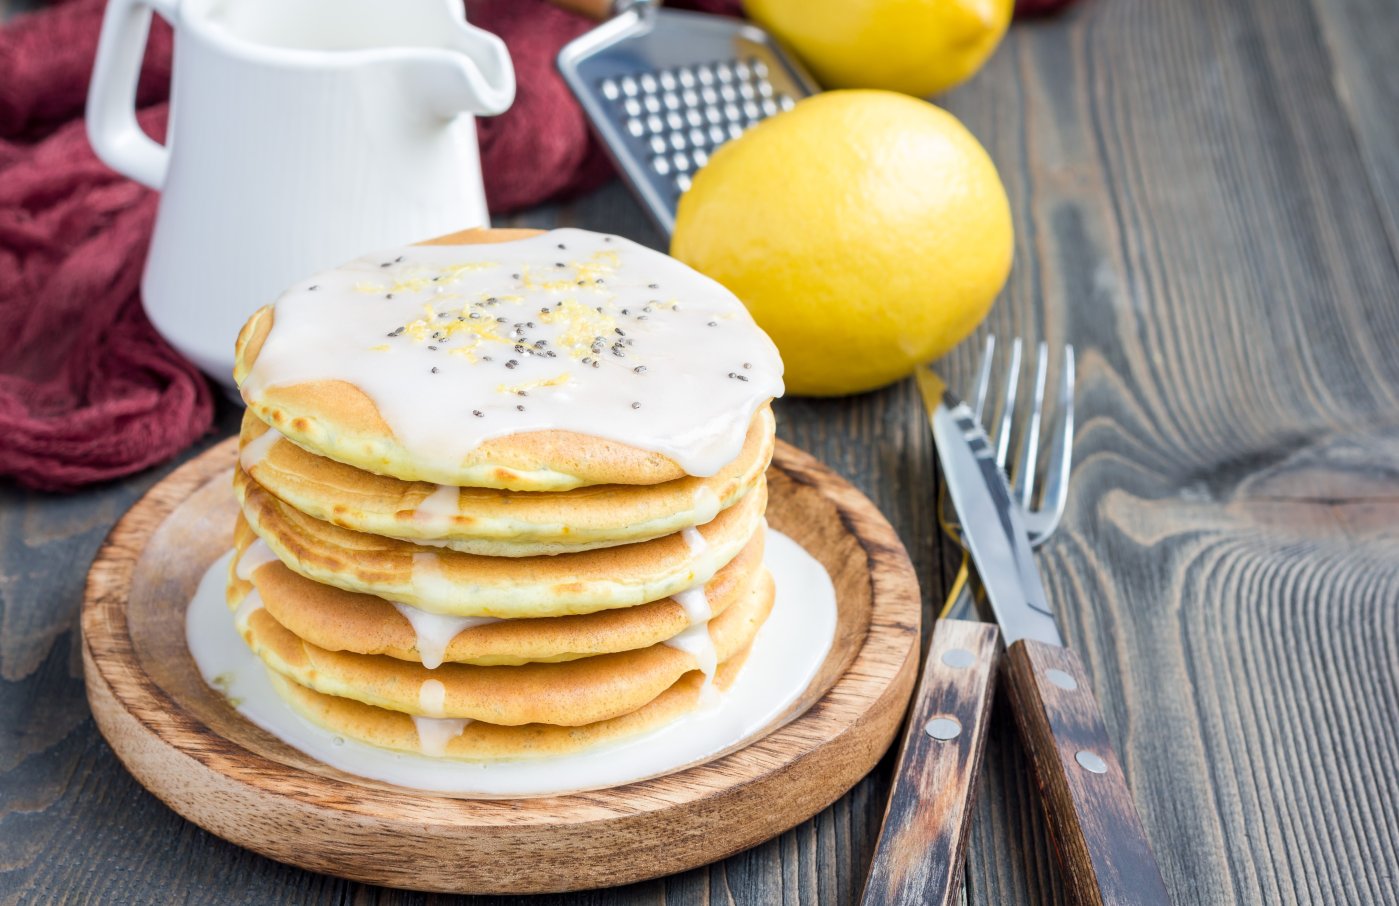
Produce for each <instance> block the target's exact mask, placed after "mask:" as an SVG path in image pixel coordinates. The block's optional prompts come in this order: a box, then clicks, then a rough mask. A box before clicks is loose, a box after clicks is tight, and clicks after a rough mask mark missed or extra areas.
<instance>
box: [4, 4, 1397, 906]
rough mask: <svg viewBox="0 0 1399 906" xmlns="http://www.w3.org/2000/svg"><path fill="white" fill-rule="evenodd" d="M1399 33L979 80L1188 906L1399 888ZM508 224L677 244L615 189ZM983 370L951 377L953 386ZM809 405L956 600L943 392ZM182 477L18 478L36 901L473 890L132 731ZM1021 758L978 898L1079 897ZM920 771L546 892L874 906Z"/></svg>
mask: <svg viewBox="0 0 1399 906" xmlns="http://www.w3.org/2000/svg"><path fill="white" fill-rule="evenodd" d="M3 5H4V4H0V6H3ZM9 5H10V6H11V7H13V6H15V5H16V4H15V3H11V4H9ZM23 5H30V4H29V3H27V2H26V3H24V4H23ZM1397 52H1399V4H1395V3H1393V2H1385V0H1170V2H1162V0H1086V2H1084V3H1082V4H1081V5H1079V6H1078V7H1076V8H1074V9H1073V10H1071V11H1070V12H1069V13H1068V14H1067V15H1064V16H1062V17H1060V18H1057V19H1053V20H1049V21H1040V22H1027V23H1019V24H1016V25H1015V26H1014V27H1013V28H1012V30H1011V33H1010V35H1009V37H1008V38H1007V40H1006V41H1005V43H1004V44H1003V45H1002V47H1001V48H1000V49H999V50H998V51H997V53H996V55H995V57H994V58H993V59H992V60H991V62H990V64H989V65H988V66H987V67H986V68H985V70H984V71H983V72H981V73H980V74H979V75H978V76H976V78H974V79H973V80H972V81H971V82H970V83H969V84H967V85H966V86H964V87H962V88H960V89H958V90H956V91H955V92H953V93H952V94H951V95H949V96H948V97H946V98H945V99H944V103H945V104H946V105H947V106H948V107H950V108H951V109H952V110H953V111H954V112H956V113H957V114H958V115H959V116H961V117H962V118H963V120H964V121H965V122H966V123H967V125H968V126H969V127H970V128H971V130H972V131H973V132H974V133H975V134H976V135H977V136H979V137H980V138H981V140H982V141H983V142H984V143H985V144H986V146H987V148H988V149H989V150H990V152H991V155H992V157H993V158H995V161H996V163H997V165H998V166H999V168H1000V171H1001V174H1002V176H1003V178H1004V180H1005V183H1006V186H1007V189H1008V191H1009V193H1010V198H1011V204H1012V207H1013V209H1014V216H1015V222H1016V227H1017V240H1016V260H1015V269H1014V273H1013V274H1012V275H1011V278H1010V283H1009V285H1008V286H1007V287H1006V290H1005V293H1004V294H1003V297H1002V298H1001V300H1000V301H999V303H998V304H997V306H996V308H995V309H994V311H993V312H992V313H991V316H990V319H989V320H988V322H987V324H986V326H985V328H984V330H990V331H994V332H996V333H997V334H999V335H1002V336H1011V335H1020V336H1024V337H1026V338H1027V339H1040V338H1047V339H1048V340H1049V341H1051V342H1053V343H1061V342H1064V341H1072V342H1073V343H1074V344H1075V345H1076V346H1077V347H1078V350H1079V356H1080V359H1079V362H1080V372H1079V373H1080V378H1081V380H1080V385H1079V386H1080V389H1079V397H1078V405H1079V411H1080V413H1081V415H1080V423H1079V427H1078V432H1077V439H1076V445H1077V446H1076V451H1077V456H1076V461H1075V469H1074V476H1073V486H1072V499H1071V502H1070V505H1069V509H1068V513H1067V515H1066V517H1065V521H1064V526H1063V528H1062V529H1061V530H1060V532H1059V533H1058V534H1057V535H1056V536H1055V537H1054V539H1053V540H1052V541H1051V542H1050V543H1049V544H1048V545H1046V546H1045V548H1044V549H1043V551H1042V553H1041V562H1042V565H1043V568H1044V572H1045V574H1046V577H1047V582H1048V585H1049V593H1050V597H1051V599H1052V601H1053V602H1054V604H1055V605H1056V607H1058V608H1059V609H1060V611H1061V614H1062V616H1061V620H1062V625H1063V628H1064V633H1065V635H1066V636H1067V638H1068V639H1069V641H1070V643H1071V644H1072V645H1073V646H1075V647H1076V648H1077V649H1078V650H1079V652H1080V653H1081V654H1082V655H1083V658H1084V660H1085V662H1086V665H1087V669H1088V670H1089V672H1090V673H1091V675H1092V677H1093V683H1094V686H1095V687H1096V689H1097V690H1098V693H1099V698H1100V700H1101V702H1102V706H1103V710H1104V712H1105V716H1106V719H1107V723H1108V726H1109V729H1110V732H1111V733H1112V735H1113V737H1114V739H1115V740H1116V742H1117V749H1118V752H1119V753H1120V755H1121V756H1122V759H1123V762H1124V766H1125V769H1126V773H1127V777H1128V779H1129V781H1130V784H1131V787H1132V790H1133V793H1134V795H1135V797H1136V800H1137V803H1138V806H1139V808H1140V810H1141V814H1142V819H1143V821H1144V823H1145V825H1146V829H1147V832H1148V833H1149V834H1150V836H1151V839H1152V842H1153V843H1154V845H1155V849H1156V852H1157V854H1158V856H1159V858H1160V862H1161V868H1162V872H1163V874H1164V877H1165V881H1166V884H1167V886H1168V887H1169V888H1170V890H1171V892H1172V894H1173V897H1174V899H1175V900H1176V902H1177V903H1180V904H1196V903H1220V904H1228V903H1235V902H1258V903H1270V904H1272V903H1319V904H1331V903H1370V902H1393V901H1394V899H1395V897H1396V895H1399V894H1397V893H1396V891H1399V768H1397V767H1396V763H1399V720H1397V719H1396V718H1399V304H1396V286H1399V118H1396V116H1395V111H1396V110H1399V67H1397V66H1396V53H1397ZM929 176H930V178H935V177H936V174H929ZM509 222H511V223H520V224H527V225H532V226H534V225H537V226H548V225H553V224H567V225H574V226H582V227H590V228H595V229H600V230H608V231H614V232H619V233H622V234H624V235H628V236H631V237H633V238H636V239H639V240H641V241H644V242H649V243H651V244H653V245H658V246H659V245H660V239H659V237H658V236H657V235H656V234H655V233H654V232H652V231H651V230H650V228H649V227H648V226H646V224H645V223H644V221H643V219H642V217H641V215H640V212H639V210H638V209H637V208H636V206H635V205H634V204H633V202H632V201H631V199H630V198H629V196H627V195H626V193H625V192H624V191H623V190H622V189H620V188H619V187H617V186H615V185H614V186H610V187H608V188H606V189H604V190H602V191H600V192H598V193H596V194H594V195H591V196H589V197H586V198H583V199H580V200H578V201H576V202H573V203H570V204H567V205H564V206H561V207H551V208H546V209H541V210H537V211H533V212H530V213H529V214H527V215H525V216H522V217H518V218H511V219H510V221H509ZM978 336H979V335H978ZM975 356H976V353H975V344H974V343H968V344H964V346H963V347H961V348H960V349H958V350H957V351H956V352H954V353H953V354H952V355H951V356H950V357H949V358H948V359H947V361H946V362H945V363H944V366H943V370H944V371H945V372H946V373H947V374H948V376H949V377H950V379H951V381H952V383H953V385H954V386H957V385H961V386H965V385H966V383H967V382H968V380H969V377H970V375H971V373H972V363H973V360H974V359H975ZM778 416H779V425H780V428H779V430H780V433H781V435H782V436H783V437H784V438H786V439H787V440H790V441H792V442H794V443H796V444H798V445H799V446H801V447H804V448H806V449H807V450H810V451H811V452H813V453H815V454H817V455H818V456H820V457H822V458H823V459H825V461H826V462H828V463H829V464H830V465H831V466H832V467H834V468H835V469H836V470H837V471H839V472H840V473H842V474H844V475H845V476H847V477H848V478H850V479H851V480H852V481H853V482H855V484H857V485H858V486H859V487H861V488H862V489H864V490H865V491H866V492H867V493H868V494H869V495H870V496H871V497H872V498H873V499H874V501H875V502H876V503H877V504H878V505H879V506H880V507H881V508H882V509H883V510H884V512H885V513H886V514H887V515H888V517H889V519H890V521H891V522H892V523H893V524H894V526H895V527H896V528H897V529H898V530H899V532H900V533H901V535H902V536H903V539H904V542H905V544H906V545H907V546H908V549H909V551H910V553H911V554H912V556H913V560H914V563H915V564H916V566H917V569H918V574H919V577H920V579H921V581H922V583H923V587H924V595H925V598H926V602H927V606H928V608H929V612H930V613H931V611H932V608H933V606H934V605H935V604H936V603H937V602H938V601H939V600H940V598H941V592H942V590H943V588H944V587H945V584H946V582H947V580H948V578H949V577H950V573H951V570H952V567H953V565H954V564H955V559H954V558H953V551H952V549H950V548H949V546H948V545H947V543H946V542H945V541H943V540H942V539H940V538H939V537H938V534H937V532H936V530H935V526H934V507H933V502H934V499H935V489H936V483H935V482H936V480H935V471H934V461H933V454H932V449H931V444H930V440H929V437H928V433H927V430H926V428H925V426H924V424H923V421H922V416H921V415H920V413H919V407H918V403H917V398H916V394H915V392H914V390H913V387H912V385H911V384H909V383H907V382H906V383H903V384H900V385H898V386H895V387H892V388H889V389H887V390H885V391H881V392H878V393H873V394H868V395H865V396H861V397H857V398H854V399H848V400H832V401H816V400H797V399H790V400H784V401H783V402H782V403H781V404H780V406H779V407H778ZM235 421H236V414H235V413H234V412H232V411H231V410H227V409H226V410H225V411H223V412H222V414H221V416H220V419H219V423H218V427H219V433H218V435H217V436H211V437H210V438H209V439H208V440H207V441H206V442H205V443H206V445H207V444H208V443H212V442H213V441H215V440H217V439H218V437H222V436H225V435H226V434H228V433H230V432H231V431H232V430H233V428H234V425H235ZM192 452H193V451H192ZM166 471H168V468H167V469H162V470H159V471H158V472H154V473H150V474H145V475H141V476H138V477H136V478H132V479H130V480H127V481H123V482H119V483H116V484H113V485H110V486H105V487H102V488H99V489H95V490H91V491H87V492H84V493H81V494H76V495H72V496H67V497H57V496H49V495H44V494H36V493H28V492H25V491H22V490H17V489H15V488H13V487H9V486H6V487H3V488H0V616H2V618H3V622H2V623H0V900H3V901H4V902H54V901H62V902H102V903H138V902H141V903H144V902H152V903H154V902H161V903H166V902H201V903H205V902H207V903H240V904H241V903H272V902H296V903H337V904H338V903H356V904H359V903H404V904H407V903H426V902H433V903H437V902H446V901H448V900H449V899H451V898H448V897H428V896H424V895H421V894H415V893H407V892H402V891H391V890H379V889H373V888H367V887H363V886H360V885H356V884H350V883H346V882H343V881H339V880H336V879H334V878H329V877H322V876H318V875H313V874H308V873H306V872H303V871H299V870H296V869H292V868H288V867H285V866H282V865H279V864H276V863H273V862H270V861H268V860H265V859H263V858H261V857H259V856H255V855H252V854H251V853H247V852H244V851H242V850H239V849H237V848H235V847H233V846H231V845H229V844H227V843H224V842H223V841H222V840H219V839H218V838H216V837H214V836H212V835H211V834H207V833H205V832H203V831H201V830H200V829H199V828H197V827H195V826H193V825H191V824H188V823H186V822H185V821H183V820H182V819H180V818H179V817H177V816H176V815H175V814H174V813H173V812H171V811H169V810H168V809H167V808H165V806H163V805H161V804H160V803H159V802H158V801H156V800H155V799H154V798H153V797H152V796H150V795H149V794H147V793H146V792H145V791H144V790H143V789H142V788H141V787H140V786H139V785H138V784H137V783H136V782H135V781H134V780H133V779H132V778H131V777H130V776H128V775H127V774H126V772H125V771H124V770H123V769H122V767H121V765H120V764H118V763H117V761H116V759H115V758H114V757H113V755H112V753H111V752H110V750H109V749H108V748H107V746H106V744H105V743H104V742H103V741H102V739H101V737H100V736H99V735H98V733H97V730H96V728H95V727H94V725H93V722H92V719H91V716H90V714H89V712H88V708H87V704H86V702H85V700H84V697H83V684H82V678H81V675H80V659H79V647H78V646H79V644H80V641H79V637H78V630H77V615H78V606H79V598H80V595H81V591H82V586H83V579H84V573H85V571H86V569H87V566H88V563H89V561H90V559H91V558H92V555H93V553H94V551H95V550H96V548H97V546H98V544H99V543H100V542H101V540H102V538H103V536H104V535H105V533H106V532H107V530H108V529H109V528H110V527H111V525H112V523H113V522H114V521H115V520H116V519H117V517H118V516H119V515H120V514H121V513H122V511H123V510H124V509H125V508H126V507H127V506H128V505H129V504H130V503H131V502H132V501H133V500H134V499H136V498H137V497H138V496H139V495H140V494H141V493H142V491H143V490H144V489H145V488H147V487H148V486H149V485H150V484H151V483H152V482H154V481H155V480H156V479H158V478H159V477H160V476H161V475H162V474H164V473H165V472H166ZM986 763H987V773H986V777H985V780H984V783H983V786H982V792H981V797H980V800H979V803H978V806H977V815H976V818H975V822H974V825H975V827H974V836H973V839H972V841H971V844H970V849H969V863H968V869H967V872H968V880H969V886H968V889H969V891H970V898H971V901H972V902H975V903H987V904H1001V903H1055V902H1059V901H1061V900H1062V899H1063V893H1062V891H1061V889H1060V887H1059V884H1058V882H1057V879H1056V877H1055V868H1054V864H1053V860H1052V856H1051V854H1050V851H1049V849H1048V847H1047V842H1046V839H1045V828H1044V823H1043V819H1042V817H1041V815H1040V813H1039V806H1038V804H1037V799H1036V795H1035V791H1034V785H1033V781H1032V779H1031V777H1030V775H1029V773H1028V768H1027V764H1026V762H1025V758H1024V755H1023V754H1022V752H1021V749H1020V747H1019V744H1018V741H1017V740H1016V739H1015V735H1014V732H1013V729H1012V726H1011V724H1010V721H1009V719H1008V715H1007V714H1006V709H1005V703H1004V701H1003V700H1002V701H999V702H998V703H997V713H996V716H995V718H994V720H993V735H992V739H991V743H990V750H989V753H988V755H987V762H986ZM888 768H889V763H888V759H886V760H885V762H884V764H883V765H882V766H881V767H880V769H878V770H876V771H875V772H874V773H873V774H872V775H871V776H869V777H868V778H866V779H865V780H864V781H863V782H862V783H860V784H859V785H858V786H856V787H855V789H853V790H852V791H851V792H850V793H849V794H848V795H846V796H845V797H843V798H842V799H840V800H839V801H838V802H837V803H835V804H834V805H833V806H831V807H830V808H828V809H827V810H826V811H824V812H822V813H821V814H820V815H818V816H817V817H816V818H814V819H813V820H811V821H810V822H808V823H806V824H805V825H802V826H801V827H798V828H796V829H794V830H792V831H790V832H788V833H786V834H784V835H782V836H781V837H779V838H778V839H776V840H773V841H771V842H769V843H767V844H764V845H762V846H759V847H757V848H756V849H753V850H751V851H749V852H745V853H742V854H740V855H737V856H735V857H733V858H731V859H728V860H727V861H725V862H722V863H718V864H715V865H711V866H708V867H706V868H701V869H697V870H695V871H691V872H689V873H687V874H684V875H680V876H676V877H670V878H665V879H662V880H657V881H653V882H650V883H645V884H638V885H635V886H632V887H627V888H620V889H615V890H609V891H602V892H594V893H585V894H579V895H577V896H558V897H542V898H539V900H538V902H540V903H619V904H661V903H666V904H679V903H684V904H692V903H694V904H697V903H716V904H719V903H763V904H766V903H778V902H781V903H797V902H803V903H805V902H812V903H815V902H819V903H837V904H839V903H849V902H852V901H853V900H854V899H855V898H856V897H857V896H858V893H859V889H860V884H861V880H862V877H863V874H864V871H865V866H866V864H867V863H868V861H869V858H870V850H871V842H872V838H873V836H874V834H875V832H876V830H877V828H878V825H879V820H880V815H881V812H882V808H883V798H884V795H885V793H886V791H887V787H888ZM473 902H479V903H485V902H488V900H486V899H484V898H482V899H480V900H476V901H473ZM489 902H501V903H504V902H514V901H507V900H499V901H489Z"/></svg>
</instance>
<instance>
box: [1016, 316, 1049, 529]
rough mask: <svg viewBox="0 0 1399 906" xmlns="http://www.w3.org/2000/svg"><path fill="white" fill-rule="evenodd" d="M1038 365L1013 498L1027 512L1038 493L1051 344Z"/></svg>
mask: <svg viewBox="0 0 1399 906" xmlns="http://www.w3.org/2000/svg"><path fill="white" fill-rule="evenodd" d="M1036 358H1037V361H1036V362H1035V383H1034V388H1033V390H1032V392H1031V394H1030V399H1029V405H1030V416H1029V420H1028V421H1027V422H1026V423H1025V428H1024V430H1023V431H1022V432H1021V436H1020V450H1019V452H1018V453H1017V454H1016V456H1015V467H1014V469H1013V472H1014V477H1013V479H1012V481H1011V496H1012V497H1014V498H1015V499H1016V500H1017V501H1019V502H1020V505H1021V506H1022V507H1024V508H1025V509H1029V508H1030V500H1031V498H1032V496H1033V495H1034V491H1035V468H1036V466H1037V465H1038V464H1039V450H1040V424H1041V422H1042V420H1043V418H1044V382H1045V377H1046V375H1047V374H1048V372H1049V344H1048V343H1046V342H1044V341H1043V340H1041V341H1040V344H1039V350H1038V355H1037V356H1036Z"/></svg>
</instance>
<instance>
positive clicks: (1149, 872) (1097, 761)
mask: <svg viewBox="0 0 1399 906" xmlns="http://www.w3.org/2000/svg"><path fill="white" fill-rule="evenodd" d="M1005 674H1006V676H1005V681H1006V688H1007V689H1008V691H1009V692H1010V698H1011V704H1012V706H1013V710H1014V711H1015V722H1016V724H1017V725H1018V726H1019V728H1020V737H1021V740H1022V741H1023V742H1024V744H1025V748H1026V749H1027V750H1028V751H1029V753H1030V758H1031V761H1032V762H1033V764H1034V766H1035V775H1036V777H1037V778H1038V780H1039V786H1040V792H1041V793H1042V795H1043V797H1044V808H1045V814H1046V815H1047V817H1048V819H1049V829H1050V833H1051V835H1052V836H1053V838H1054V843H1055V848H1056V849H1057V850H1058V852H1059V864H1060V866H1061V867H1062V869H1063V873H1064V878H1065V881H1066V883H1067V886H1068V888H1069V893H1070V895H1071V896H1072V898H1073V900H1074V902H1076V903H1080V904H1089V906H1107V904H1112V906H1124V904H1137V906H1157V904H1167V906H1168V904H1169V903H1170V902H1171V900H1170V897H1169V896H1168V895H1167V894H1166V886H1165V884H1164V883H1163V882H1162V880H1161V870H1160V868H1159V867H1157V864H1156V857H1155V856H1154V855H1152V852H1151V845H1150V843H1149V842H1148V841H1147V838H1146V831H1145V830H1143V829H1142V822H1141V818H1140V817H1138V815H1137V807H1136V805H1135V804H1134V803H1133V801H1132V792H1131V790H1130V789H1128V787H1127V778H1126V777H1125V776H1123V773H1122V765H1121V764H1120V763H1119V762H1118V760H1117V755H1116V753H1114V752H1113V749H1112V744H1111V743H1110V742H1109V741H1108V734H1107V728H1106V726H1105V725H1104V724H1103V715H1102V712H1101V711H1100V709H1099V708H1098V702H1097V700H1096V699H1095V698H1094V697H1093V690H1092V688H1091V687H1090V686H1089V684H1088V676H1087V674H1086V673H1084V670H1083V665H1082V663H1081V662H1080V661H1079V659H1078V656H1077V655H1075V654H1074V653H1073V652H1072V651H1070V650H1069V649H1067V648H1059V647H1056V646H1054V645H1046V644H1044V643H1043V642H1035V641H1030V640H1021V641H1018V642H1016V643H1015V644H1013V645H1011V646H1010V648H1009V649H1008V650H1007V651H1006V661H1005Z"/></svg>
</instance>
